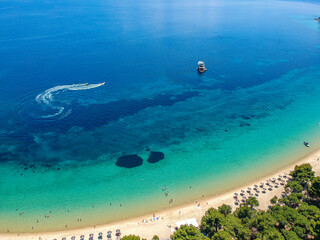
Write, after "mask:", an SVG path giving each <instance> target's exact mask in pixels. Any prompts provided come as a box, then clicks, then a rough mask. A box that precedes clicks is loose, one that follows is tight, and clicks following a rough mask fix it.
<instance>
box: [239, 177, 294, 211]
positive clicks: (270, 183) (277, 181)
mask: <svg viewBox="0 0 320 240" xmlns="http://www.w3.org/2000/svg"><path fill="white" fill-rule="evenodd" d="M283 178H286V180H287V181H288V180H289V178H288V173H284V175H283V176H282V175H278V178H276V177H273V178H271V179H268V180H266V184H265V183H264V182H260V185H259V186H258V185H257V184H255V185H254V187H253V188H251V187H248V188H247V191H245V190H241V191H240V192H241V193H240V196H241V197H242V200H241V201H242V202H245V200H246V199H247V197H246V196H245V194H246V192H247V193H248V195H249V197H253V196H257V197H258V196H259V193H260V191H259V187H260V188H261V192H262V193H266V191H267V188H268V190H269V191H272V189H273V188H279V185H285V183H286V180H284V179H283ZM265 185H267V186H266V187H265ZM252 190H254V191H255V193H252ZM238 195H239V194H238V193H234V196H233V198H234V199H235V204H236V205H238V204H239V202H240V200H239V199H238Z"/></svg>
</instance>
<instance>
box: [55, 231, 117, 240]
mask: <svg viewBox="0 0 320 240" xmlns="http://www.w3.org/2000/svg"><path fill="white" fill-rule="evenodd" d="M115 235H116V237H117V240H120V239H121V238H120V236H121V231H120V229H117V230H116V234H115ZM93 237H94V234H93V233H91V234H89V240H93V239H94V238H93ZM79 239H80V240H85V236H84V235H81V236H80V238H79ZM98 239H103V233H102V232H99V234H98ZM107 239H108V240H112V231H108V233H107ZM53 240H57V239H56V238H55V239H53ZM61 240H67V238H66V237H63V238H62V239H61ZM71 240H76V237H75V236H72V237H71Z"/></svg>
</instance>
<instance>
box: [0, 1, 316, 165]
mask: <svg viewBox="0 0 320 240" xmlns="http://www.w3.org/2000/svg"><path fill="white" fill-rule="evenodd" d="M243 3H244V1H240V2H238V3H232V2H230V3H227V4H225V3H224V2H223V1H213V2H212V1H210V2H209V3H208V2H207V1H200V2H192V1H187V2H179V1H161V2H159V1H143V2H138V3H137V2H133V1H121V2H108V1H94V2H87V1H54V2H50V1H10V2H8V1H1V2H0V12H1V14H0V22H1V29H0V43H1V44H0V53H1V54H0V80H1V83H2V87H1V94H0V103H1V118H0V129H1V131H2V132H3V134H2V135H1V140H2V142H4V143H6V142H7V141H10V142H15V144H17V146H18V148H19V151H23V154H22V155H20V156H19V157H16V156H13V157H4V158H1V161H6V160H8V159H10V160H16V161H24V160H29V161H30V160H32V161H46V159H43V158H41V159H38V158H37V157H36V156H34V155H33V151H34V149H36V148H41V146H38V144H35V142H34V135H35V134H39V133H43V132H54V133H57V134H59V133H65V132H66V131H68V130H69V129H71V128H72V127H74V126H79V127H81V128H83V129H84V130H85V131H90V130H91V129H94V128H99V127H101V126H105V125H108V124H109V123H110V122H117V121H118V120H119V119H121V118H125V117H127V116H133V115H135V114H137V113H138V112H139V111H142V110H143V109H147V108H152V107H154V106H159V105H161V106H168V105H173V104H175V103H177V102H180V101H186V100H187V99H189V98H192V97H194V96H197V95H199V94H201V91H207V90H213V89H219V90H221V91H222V92H223V91H231V92H232V91H233V90H235V89H237V88H250V87H252V86H256V85H259V84H263V83H265V82H267V81H269V80H270V79H275V78H277V77H280V76H281V75H283V74H284V73H286V72H289V71H290V70H293V69H296V68H303V67H308V66H312V65H314V64H317V63H319V51H320V49H319V48H316V47H317V45H319V31H318V30H319V28H320V24H317V23H315V22H312V21H313V18H314V17H315V16H317V15H316V13H317V11H314V13H309V14H308V15H303V14H304V9H300V8H299V4H300V3H299V2H298V3H297V5H296V6H295V5H294V4H296V3H294V2H279V3H275V1H271V2H270V3H263V1H251V3H250V4H251V5H252V8H247V6H246V5H245V4H243ZM315 3H316V2H315ZM276 4H278V5H279V7H275V5H276ZM206 5H208V7H205V6H206ZM241 5H243V6H241ZM284 5H288V9H286V8H285V7H284ZM286 11H287V12H286ZM292 12H294V13H295V14H296V16H294V15H292ZM270 14H272V15H271V16H270ZM286 16H288V17H286ZM287 18H289V20H288V19H287ZM307 22H309V23H307ZM306 24H310V25H313V26H312V27H310V28H306ZM312 28H313V29H312ZM198 60H203V61H205V62H206V64H207V67H208V69H209V71H208V72H207V73H206V74H205V76H199V75H198V74H197V72H196V71H195V67H196V63H197V61H198ZM204 77H207V78H212V79H214V80H215V81H206V82H204V81H203V78H204ZM86 82H88V83H99V82H107V84H106V86H104V87H101V88H99V89H93V90H87V91H86V92H81V93H79V94H78V93H61V94H58V95H57V96H56V97H55V98H56V99H58V100H57V101H61V102H62V105H65V106H68V107H69V108H72V114H70V115H69V116H68V117H66V118H63V119H55V118H53V119H41V118H40V119H39V117H41V116H42V115H41V114H42V113H41V111H44V110H43V108H40V107H39V106H38V105H39V104H37V103H35V101H34V98H35V97H36V96H37V95H38V94H40V93H41V92H43V91H45V90H46V89H49V88H51V87H54V86H59V85H66V84H76V83H86ZM60 95H61V97H60ZM182 111H183V110H182ZM229 114H230V115H232V114H241V113H233V112H230V113H229ZM213 120H214V119H213ZM155 124H156V123H155ZM186 124H188V123H186ZM150 127H151V128H152V126H150ZM132 128H135V126H132ZM187 128H188V127H187ZM129 131H130V130H129ZM135 131H136V130H135ZM164 131H165V129H164ZM170 131H171V130H170ZM186 131H188V130H187V129H186ZM116 132H117V130H114V132H112V134H113V135H114V136H113V137H115V138H116V137H117V135H119V137H120V138H121V133H116ZM181 139H182V140H183V136H181ZM153 140H154V139H152V138H148V139H141V141H142V142H144V143H145V144H140V146H136V144H134V147H133V148H132V149H127V151H129V152H130V151H131V152H136V151H139V150H141V149H137V148H139V147H141V148H144V147H145V146H143V145H148V144H149V142H151V144H152V141H153ZM167 140H170V139H165V140H163V141H167ZM53 142H55V141H53ZM52 144H53V145H54V144H55V143H51V144H50V145H52ZM35 145H37V146H35ZM52 147H53V148H54V146H52ZM79 147H81V146H79ZM55 150H59V149H55ZM113 151H117V149H113ZM118 151H122V150H121V149H118ZM4 152H6V150H4ZM3 154H4V155H6V153H3V152H2V155H3ZM10 154H13V153H12V152H11V153H10ZM16 154H19V153H16ZM99 154H102V153H101V152H100V153H96V154H94V155H99ZM27 156H28V157H27ZM24 158H26V159H24ZM84 159H85V160H87V157H84ZM56 160H58V159H55V160H52V159H50V161H56ZM60 160H62V159H60Z"/></svg>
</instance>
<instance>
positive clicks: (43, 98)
mask: <svg viewBox="0 0 320 240" xmlns="http://www.w3.org/2000/svg"><path fill="white" fill-rule="evenodd" d="M103 85H104V83H98V84H85V83H83V84H82V83H81V84H71V85H61V86H55V87H52V88H49V89H47V90H46V91H44V92H42V93H40V94H39V95H38V96H37V97H36V99H35V100H36V102H37V103H38V104H40V105H45V106H47V107H49V108H51V109H54V110H56V113H54V114H50V115H46V116H42V118H51V117H57V116H59V115H61V114H63V113H64V107H63V106H56V105H54V104H53V101H54V99H53V96H54V94H58V93H60V92H66V91H80V90H88V89H93V88H97V87H101V86H103ZM67 113H68V114H70V113H71V110H69V111H67Z"/></svg>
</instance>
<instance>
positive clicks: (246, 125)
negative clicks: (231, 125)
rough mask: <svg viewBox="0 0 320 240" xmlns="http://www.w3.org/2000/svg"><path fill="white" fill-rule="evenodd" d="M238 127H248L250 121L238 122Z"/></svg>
mask: <svg viewBox="0 0 320 240" xmlns="http://www.w3.org/2000/svg"><path fill="white" fill-rule="evenodd" d="M239 126H240V127H249V126H250V123H240V125H239Z"/></svg>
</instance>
